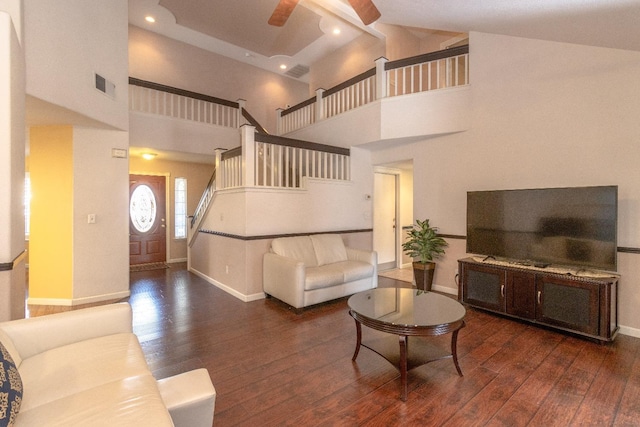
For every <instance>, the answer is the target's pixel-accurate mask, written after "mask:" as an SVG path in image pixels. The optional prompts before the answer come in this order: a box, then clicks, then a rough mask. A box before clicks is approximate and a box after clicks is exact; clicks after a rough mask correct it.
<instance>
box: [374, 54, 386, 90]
mask: <svg viewBox="0 0 640 427" xmlns="http://www.w3.org/2000/svg"><path fill="white" fill-rule="evenodd" d="M387 62H389V60H388V59H387V58H385V57H384V56H382V57H380V58H378V59H376V61H375V63H376V99H382V98H386V97H387V72H386V71H385V69H384V66H385V65H386V63H387Z"/></svg>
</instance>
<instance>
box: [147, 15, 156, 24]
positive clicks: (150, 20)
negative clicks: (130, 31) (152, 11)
mask: <svg viewBox="0 0 640 427" xmlns="http://www.w3.org/2000/svg"><path fill="white" fill-rule="evenodd" d="M144 20H145V21H147V22H149V23H151V24H153V23H154V22H156V18H154V17H153V16H151V15H148V16H145V17H144Z"/></svg>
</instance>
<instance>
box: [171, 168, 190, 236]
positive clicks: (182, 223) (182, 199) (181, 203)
mask: <svg viewBox="0 0 640 427" xmlns="http://www.w3.org/2000/svg"><path fill="white" fill-rule="evenodd" d="M174 224H175V235H176V239H186V238H187V178H176V182H175V221H174Z"/></svg>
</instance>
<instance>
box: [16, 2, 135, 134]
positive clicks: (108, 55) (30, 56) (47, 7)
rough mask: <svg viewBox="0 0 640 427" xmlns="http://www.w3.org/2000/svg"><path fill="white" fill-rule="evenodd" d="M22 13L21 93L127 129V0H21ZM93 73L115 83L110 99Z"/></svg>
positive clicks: (115, 126)
mask: <svg viewBox="0 0 640 427" xmlns="http://www.w3.org/2000/svg"><path fill="white" fill-rule="evenodd" d="M24 15H25V19H24V25H25V30H24V35H25V55H26V60H27V94H28V95H31V96H33V97H36V98H38V99H40V100H43V101H46V102H48V103H51V104H54V105H56V106H58V107H63V108H65V109H68V110H71V111H74V112H77V113H79V114H81V115H83V116H86V117H89V118H92V119H95V120H97V121H99V122H101V123H105V124H107V125H108V126H112V127H114V128H117V129H121V130H127V129H128V123H129V114H128V105H127V99H128V90H129V89H128V87H129V86H128V81H129V75H128V67H127V61H128V57H127V48H126V46H127V36H128V31H127V30H128V6H127V1H126V0H92V1H85V0H60V1H49V0H24ZM94 73H98V74H100V75H101V76H103V77H105V78H106V79H107V80H109V81H111V82H113V83H114V84H115V86H116V89H115V91H116V96H115V99H111V98H110V97H108V96H106V95H105V94H103V93H102V92H100V91H98V90H97V89H96V88H95V76H94ZM65 124H68V123H65Z"/></svg>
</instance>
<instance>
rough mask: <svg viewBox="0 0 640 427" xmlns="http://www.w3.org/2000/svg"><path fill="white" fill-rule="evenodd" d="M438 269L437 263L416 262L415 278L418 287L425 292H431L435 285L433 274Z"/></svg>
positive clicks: (414, 268)
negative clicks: (432, 286)
mask: <svg viewBox="0 0 640 427" xmlns="http://www.w3.org/2000/svg"><path fill="white" fill-rule="evenodd" d="M435 269H436V263H435V262H427V263H423V262H414V263H413V277H414V278H415V280H416V287H417V288H418V289H420V290H423V291H430V290H431V285H433V273H434V271H435Z"/></svg>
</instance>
